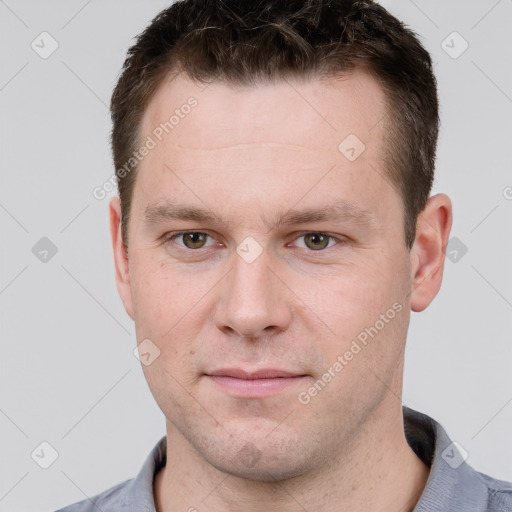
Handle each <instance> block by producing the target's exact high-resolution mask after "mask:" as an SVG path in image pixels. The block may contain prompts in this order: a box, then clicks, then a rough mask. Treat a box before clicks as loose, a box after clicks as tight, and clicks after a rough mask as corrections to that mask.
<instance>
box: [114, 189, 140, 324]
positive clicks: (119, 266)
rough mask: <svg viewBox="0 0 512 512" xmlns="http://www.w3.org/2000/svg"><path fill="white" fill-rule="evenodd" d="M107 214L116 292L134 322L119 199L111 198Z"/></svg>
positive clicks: (126, 250)
mask: <svg viewBox="0 0 512 512" xmlns="http://www.w3.org/2000/svg"><path fill="white" fill-rule="evenodd" d="M109 214H110V234H111V236H112V248H113V249H114V265H115V273H116V285H117V291H118V292H119V296H120V297H121V300H122V301H123V305H124V309H125V310H126V312H127V313H128V315H130V317H131V319H132V320H134V316H133V304H132V292H131V285H130V271H129V266H128V249H127V248H126V247H125V245H124V243H123V238H122V236H121V201H120V200H119V197H113V198H112V199H111V200H110V203H109Z"/></svg>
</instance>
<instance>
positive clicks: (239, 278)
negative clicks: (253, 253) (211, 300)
mask: <svg viewBox="0 0 512 512" xmlns="http://www.w3.org/2000/svg"><path fill="white" fill-rule="evenodd" d="M270 263H271V262H270V261H269V258H267V257H266V254H265V251H264V252H263V254H261V255H260V256H259V257H258V258H257V259H256V260H255V261H253V262H251V263H248V262H246V261H244V259H243V258H241V257H240V256H239V255H238V254H235V255H234V263H233V268H232V270H231V271H230V272H229V273H228V275H227V276H226V279H225V280H224V285H223V287H222V288H221V289H220V290H219V294H220V297H219V301H218V302H217V307H216V309H215V313H214V322H215V324H216V326H217V328H218V329H220V330H221V331H223V332H224V333H225V334H228V335H231V336H233V334H236V335H238V336H240V337H243V338H259V337H265V336H269V335H271V334H278V333H280V332H282V331H285V330H286V329H287V328H288V326H289V325H290V322H291V318H292V313H291V308H290V304H289V301H290V293H289V291H288V289H287V287H286V286H285V285H284V284H283V281H282V278H279V277H278V275H277V272H275V271H274V270H273V269H272V268H271V266H270V265H269V264H270Z"/></svg>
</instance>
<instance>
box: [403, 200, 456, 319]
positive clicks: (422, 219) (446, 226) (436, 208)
mask: <svg viewBox="0 0 512 512" xmlns="http://www.w3.org/2000/svg"><path fill="white" fill-rule="evenodd" d="M451 227H452V203H451V201H450V198H449V197H448V196H447V195H445V194H437V195H435V196H432V197H430V198H429V199H428V201H427V205H426V206H425V208H424V210H423V211H422V212H421V213H420V215H419V217H418V222H417V224H416V239H415V241H414V245H413V247H412V249H411V272H412V275H411V278H412V290H411V309H412V310H413V311H423V310H424V309H425V308H427V306H428V305H429V304H430V303H431V302H432V300H433V299H434V297H435V296H436V295H437V292H438V291H439V288H440V287H441V281H442V279H443V269H444V261H445V247H446V244H447V243H448V238H449V236H450V229H451Z"/></svg>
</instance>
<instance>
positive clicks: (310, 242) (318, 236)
mask: <svg viewBox="0 0 512 512" xmlns="http://www.w3.org/2000/svg"><path fill="white" fill-rule="evenodd" d="M331 238H332V237H330V236H329V235H324V234H323V233H308V234H307V235H304V243H305V244H306V246H307V247H308V249H312V250H313V251H319V250H321V249H325V248H326V247H327V246H328V245H329V240H330V239H331Z"/></svg>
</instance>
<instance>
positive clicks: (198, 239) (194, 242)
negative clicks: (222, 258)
mask: <svg viewBox="0 0 512 512" xmlns="http://www.w3.org/2000/svg"><path fill="white" fill-rule="evenodd" d="M177 238H182V239H183V244H184V245H185V247H187V248H188V249H202V248H203V246H204V244H205V242H206V240H207V238H208V235H207V234H206V233H196V232H188V233H181V234H180V235H177Z"/></svg>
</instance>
